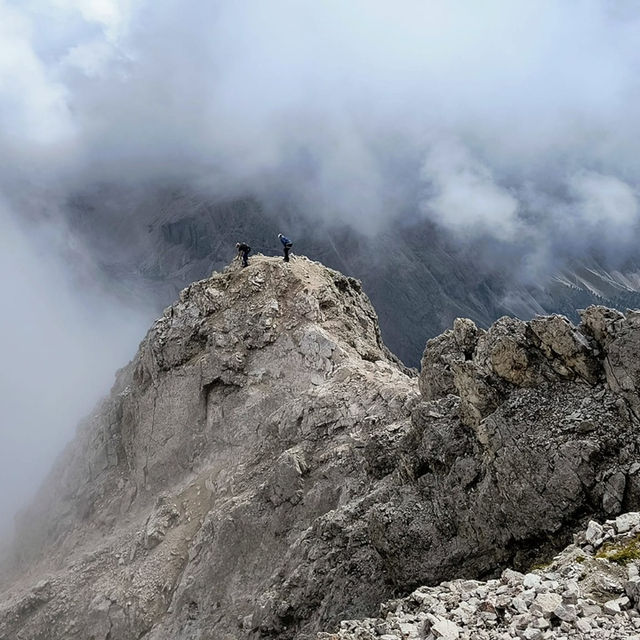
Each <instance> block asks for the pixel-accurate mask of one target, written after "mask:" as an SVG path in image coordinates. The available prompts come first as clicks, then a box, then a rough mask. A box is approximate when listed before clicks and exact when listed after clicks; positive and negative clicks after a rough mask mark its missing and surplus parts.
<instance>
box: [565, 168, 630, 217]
mask: <svg viewBox="0 0 640 640" xmlns="http://www.w3.org/2000/svg"><path fill="white" fill-rule="evenodd" d="M569 187H570V189H571V192H572V195H573V196H574V198H575V199H576V200H577V206H576V210H575V213H576V215H577V216H579V217H580V219H581V220H582V221H583V222H584V223H586V224H588V225H591V226H596V227H604V228H605V229H606V228H607V227H618V226H622V227H627V228H629V227H631V226H632V225H634V224H635V223H637V222H638V200H637V196H636V192H635V190H634V189H633V188H631V187H630V186H629V185H628V184H626V183H625V182H623V181H622V180H620V179H619V178H616V177H615V176H608V175H602V174H600V173H596V172H594V171H581V172H580V173H578V174H576V175H574V176H572V177H571V178H570V179H569Z"/></svg>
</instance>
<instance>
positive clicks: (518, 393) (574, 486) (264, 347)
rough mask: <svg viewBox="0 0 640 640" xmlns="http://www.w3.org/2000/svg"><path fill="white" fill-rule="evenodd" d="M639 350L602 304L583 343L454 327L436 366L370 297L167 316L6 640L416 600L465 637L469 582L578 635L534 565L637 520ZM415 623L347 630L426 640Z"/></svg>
mask: <svg viewBox="0 0 640 640" xmlns="http://www.w3.org/2000/svg"><path fill="white" fill-rule="evenodd" d="M639 356H640V313H638V312H627V313H626V314H623V313H620V312H617V311H614V310H610V309H606V308H604V307H590V308H588V309H587V310H585V311H584V312H582V321H581V323H580V325H579V326H577V327H576V326H574V325H572V324H571V323H570V322H569V321H568V320H567V319H566V318H564V317H562V316H548V317H538V318H535V319H534V320H532V321H530V322H522V321H519V320H515V319H512V318H506V317H505V318H502V319H500V320H498V321H497V322H496V323H495V324H494V325H493V326H492V327H491V328H490V329H488V330H487V331H484V330H481V329H478V328H477V327H476V326H475V325H474V324H473V323H472V322H471V321H469V320H463V319H459V320H457V321H456V322H455V324H454V326H453V328H452V329H451V330H449V331H447V332H445V333H444V334H443V335H441V336H439V337H438V338H435V339H433V340H430V341H429V342H428V343H427V346H426V349H425V352H424V356H423V359H422V366H421V371H420V373H419V374H417V373H416V372H414V371H412V370H409V369H407V368H406V367H404V366H403V365H402V363H401V362H400V361H399V360H398V359H397V358H395V357H394V356H393V355H392V354H391V353H390V352H389V350H388V349H387V348H386V347H385V346H384V344H383V343H382V341H381V338H380V331H379V327H378V322H377V318H376V314H375V312H374V310H373V309H372V307H371V305H370V303H369V301H368V299H367V297H366V295H365V294H364V293H363V291H362V287H361V285H360V283H359V281H357V280H355V279H352V278H347V277H345V276H343V275H342V274H340V273H338V272H336V271H333V270H330V269H327V268H325V267H324V266H322V265H321V264H319V263H315V262H311V261H309V260H307V259H305V258H294V259H293V260H292V261H291V262H290V263H284V262H283V261H282V260H281V259H280V258H266V257H262V256H256V257H252V259H251V262H250V265H249V267H247V268H245V269H242V268H241V267H240V266H239V265H236V264H234V265H232V266H230V267H228V268H227V269H225V270H224V271H223V272H222V273H216V274H214V275H213V276H212V277H210V278H208V279H205V280H202V281H200V282H196V283H194V284H192V285H191V286H190V287H188V288H187V289H185V290H184V291H183V292H182V293H181V294H180V298H179V300H178V301H177V302H176V303H175V304H174V305H172V306H171V307H169V308H168V309H167V310H166V311H165V312H164V314H163V316H162V317H161V318H160V319H159V320H158V321H157V322H156V323H155V324H154V326H153V327H152V328H151V330H150V331H149V333H148V334H147V336H146V337H145V339H144V340H143V342H142V343H141V345H140V349H139V351H138V353H137V355H136V356H135V358H134V359H133V361H132V362H131V363H129V365H127V366H126V367H125V368H124V369H122V370H121V371H120V372H118V374H117V377H116V382H115V385H114V387H113V390H112V392H111V395H110V397H109V398H107V399H106V400H105V401H104V402H103V403H102V404H101V405H100V406H99V407H98V408H97V409H96V411H95V413H94V414H93V415H91V416H90V417H89V418H88V419H87V420H86V421H85V422H84V423H83V424H82V425H81V426H80V428H79V430H78V433H77V435H76V437H75V439H74V440H73V442H71V443H70V445H69V446H68V447H67V448H66V450H65V451H64V452H63V453H62V455H61V456H60V458H59V460H58V461H57V463H56V465H55V467H54V469H53V470H52V471H51V473H50V475H49V477H48V478H47V480H46V482H45V483H44V485H43V487H42V489H41V490H40V492H39V494H38V496H37V498H36V499H35V500H34V502H33V503H32V504H31V505H30V506H29V507H28V508H27V509H25V510H24V511H23V512H22V514H21V515H20V517H19V519H18V522H17V524H16V539H15V542H14V544H13V547H12V549H11V551H10V553H9V558H8V560H7V561H6V562H5V564H4V565H3V567H4V568H3V570H2V572H1V574H0V576H1V577H0V640H15V639H21V640H27V639H28V640H63V639H64V640H133V639H136V640H139V639H142V638H144V639H145V640H166V639H172V640H230V639H232V638H233V639H242V638H246V639H247V640H249V639H254V640H258V639H266V638H281V639H283V640H286V639H290V638H297V639H303V638H315V637H316V636H317V634H318V633H321V632H322V633H333V632H336V630H337V629H339V625H340V621H341V620H345V619H356V618H364V617H369V616H372V615H374V614H376V612H378V611H379V606H380V603H381V602H386V601H389V600H391V599H393V598H397V597H398V596H406V595H407V594H410V593H412V592H414V595H413V596H410V597H411V598H414V599H415V598H416V596H415V594H416V593H418V594H424V597H423V603H422V604H418V605H415V604H412V605H411V607H413V609H411V607H409V606H408V605H407V607H406V609H405V605H401V606H400V608H401V609H402V611H405V610H406V611H409V612H410V613H411V615H414V617H415V616H417V614H418V613H420V614H424V616H427V617H425V618H424V619H420V620H419V621H418V622H419V623H420V625H421V626H420V631H419V633H423V634H429V633H431V634H432V635H433V636H434V637H448V636H446V635H445V633H449V631H451V634H453V632H454V627H453V626H452V625H458V626H460V623H462V622H463V620H462V619H459V618H456V619H453V618H452V617H451V616H450V617H447V616H448V615H449V613H450V611H452V610H453V609H454V604H455V607H457V608H458V609H459V608H460V607H462V609H465V606H463V605H461V604H459V603H458V601H456V603H454V604H451V607H449V605H448V604H447V603H449V601H448V600H447V601H446V602H445V603H444V604H443V605H442V606H440V607H439V606H436V604H435V603H436V600H437V601H438V602H440V601H441V600H440V595H439V594H440V592H439V591H438V590H437V589H449V590H450V593H451V594H452V595H451V603H453V602H454V600H455V599H456V598H458V596H459V595H460V593H462V591H464V590H465V589H467V586H468V585H476V586H474V587H473V588H474V589H476V591H477V593H475V595H473V596H471V595H470V596H469V597H470V598H472V597H473V598H476V599H477V601H478V603H480V602H488V603H489V604H487V605H483V606H485V607H486V611H485V610H483V612H485V613H493V614H494V615H495V616H496V618H495V621H496V625H497V622H498V618H499V614H498V611H499V610H501V609H500V607H502V605H500V607H498V606H497V605H496V604H494V603H493V601H492V600H491V598H493V597H494V595H495V597H496V598H497V597H498V596H501V597H502V600H501V601H500V602H503V601H504V600H505V599H512V600H513V601H514V602H515V601H518V598H520V599H521V600H523V602H524V604H518V605H515V604H514V605H513V606H514V607H516V608H517V607H520V608H521V609H522V611H520V614H521V615H524V616H532V615H534V614H535V615H537V613H536V612H538V610H540V611H543V615H542V616H537V618H540V619H541V620H546V621H547V622H549V625H550V627H551V626H554V625H555V626H554V628H555V627H558V624H560V627H559V628H561V623H557V620H556V618H557V619H559V620H562V621H563V622H567V624H573V623H574V622H575V621H576V620H578V618H579V616H580V615H582V616H583V617H585V615H586V614H584V612H583V613H580V614H579V612H578V611H577V609H576V610H573V609H571V608H570V607H574V608H575V607H576V606H577V605H576V603H575V602H571V601H569V600H568V599H566V598H564V592H565V591H570V590H571V588H573V585H570V584H568V583H567V582H562V581H561V579H560V578H559V577H556V578H554V577H553V576H551V577H550V576H549V575H544V576H542V575H541V574H536V573H535V572H533V573H532V574H527V575H525V576H524V577H520V574H519V573H516V572H518V571H529V570H530V569H531V567H532V566H533V565H535V564H536V563H540V562H545V561H547V560H548V559H549V558H550V557H552V555H553V553H555V552H557V551H558V550H559V549H561V548H562V547H563V546H564V545H565V544H567V543H568V542H569V541H570V540H571V535H572V533H573V532H575V531H577V530H579V528H580V527H581V526H583V525H586V523H587V522H588V521H589V520H590V519H591V518H593V519H594V520H595V519H599V520H606V519H607V518H609V519H611V520H612V519H615V518H616V517H617V516H619V515H620V514H622V513H624V512H631V511H636V510H637V509H638V508H640V430H639V429H638V427H639V426H640V423H639V416H640V400H639V399H638V398H639V396H638V390H639V387H640V357H639ZM615 522H616V523H617V522H618V520H615ZM636 524H637V523H635V521H634V522H633V526H631V525H630V529H632V528H633V527H635V526H636ZM597 526H599V525H597ZM607 526H609V525H606V526H605V528H604V529H603V531H604V533H603V536H602V538H603V542H604V538H605V537H606V536H607V535H609V533H610V531H609V529H607V528H606V527H607ZM590 527H591V531H592V533H591V534H589V530H587V536H589V535H591V536H592V537H593V535H594V534H593V530H594V528H597V527H596V525H595V524H594V525H590ZM607 532H609V533H607ZM618 533H620V529H619V528H618V529H616V530H615V532H614V533H611V536H613V535H614V534H615V535H618ZM597 535H598V536H599V535H600V534H599V533H598V534H597ZM587 539H588V538H587ZM594 541H595V539H594V540H592V541H591V542H589V544H590V545H591V546H592V547H593V549H594V550H595V544H594ZM583 551H584V553H585V558H586V557H587V556H586V553H587V552H589V549H586V548H585V549H584V550H583ZM588 560H589V563H591V562H592V560H591V559H588ZM575 562H578V560H577V559H576V560H575ZM593 562H594V563H596V560H593ZM597 563H600V565H602V567H607V568H606V570H605V569H603V574H602V575H605V576H606V575H608V574H607V571H609V568H608V567H609V564H611V565H612V566H613V565H615V564H616V563H615V561H614V560H611V559H607V558H606V557H605V558H598V559H597ZM597 563H596V564H594V566H596V567H599V566H600V565H598V564H597ZM607 563H609V564H607ZM587 564H588V563H587ZM585 566H587V565H585ZM588 566H589V567H590V566H591V564H588ZM507 567H508V568H510V570H511V573H509V572H507V573H503V571H504V569H505V568H507ZM614 569H615V567H614ZM552 573H553V571H552ZM556 573H558V575H561V577H562V580H564V578H565V577H567V576H568V575H569V574H567V576H565V574H563V573H562V572H561V571H560V569H558V571H556ZM500 575H502V578H501V579H500V578H499V576H500ZM530 575H533V576H536V575H537V576H538V577H539V579H540V581H541V584H544V583H546V582H554V581H555V582H557V583H558V586H554V587H553V588H551V586H549V585H547V586H548V588H546V590H545V588H541V589H540V590H537V587H536V585H537V583H536V584H535V585H534V584H533V583H534V582H536V581H535V578H531V577H529V576H530ZM572 575H573V574H572ZM505 576H507V577H505ZM509 576H510V577H509ZM627 578H628V579H629V581H630V580H632V576H627ZM481 579H489V582H487V583H486V584H484V585H481V584H480V583H476V582H474V581H476V580H481ZM574 579H576V578H575V576H574V577H573V578H569V577H567V580H574ZM603 579H605V578H603ZM621 579H622V578H620V577H618V580H621ZM443 580H446V581H449V584H450V585H454V587H451V588H450V587H447V586H443V587H439V588H436V587H433V588H432V587H428V585H435V584H438V583H440V582H442V581H443ZM456 580H463V582H457V581H456ZM496 581H497V582H496ZM520 581H521V582H520ZM525 581H528V582H527V585H529V583H532V584H531V585H529V586H526V585H525ZM561 582H562V588H563V589H564V590H563V591H560V583H561ZM424 585H427V586H424ZM461 585H462V586H461ZM464 585H467V586H464ZM419 587H420V589H418V591H417V592H416V591H415V589H417V588H419ZM502 587H505V589H502V591H500V590H501V588H502ZM624 588H625V589H626V586H625V587H624ZM432 589H435V591H433V590H432ZM451 589H453V591H451ZM461 590H462V591H461ZM532 590H533V591H532ZM494 591H495V594H494ZM498 591H500V593H498ZM459 592H460V593H459ZM525 592H526V594H525ZM469 593H471V591H469ZM532 593H533V600H532V601H531V602H529V601H528V600H526V598H530V597H531V595H532ZM585 593H586V592H585ZM634 594H635V591H634V592H633V593H632V594H631V595H627V597H628V598H629V601H630V602H635V600H634V599H633V598H635V595H634ZM613 595H615V597H613V596H612V597H611V598H609V599H608V600H607V601H606V602H609V601H610V600H611V601H616V599H617V598H618V596H619V595H620V594H618V593H617V592H616V593H614V594H613ZM539 596H544V597H540V599H539V602H538V597H539ZM421 597H422V596H419V597H418V600H419V599H420V598H421ZM572 597H573V596H572ZM576 597H578V598H580V597H582V596H581V595H580V594H578V595H577V596H576ZM589 597H591V596H589ZM621 597H622V596H621ZM483 598H484V600H483ZM591 599H593V598H591ZM618 599H619V598H618ZM445 600H446V599H445ZM458 600H459V601H460V602H462V601H465V602H467V600H464V598H463V597H462V596H461V597H460V598H458ZM399 602H401V601H399ZM412 602H413V601H412ZM474 602H475V601H474ZM510 602H511V600H510ZM518 602H519V601H518ZM536 602H537V604H536ZM598 602H599V601H598ZM606 602H605V603H602V605H603V606H602V607H601V609H602V611H604V613H605V614H606V611H605V607H606ZM425 603H426V604H425ZM551 604H553V605H554V608H553V612H552V614H549V615H547V613H548V609H549V607H550V606H551ZM525 605H526V606H525ZM578 605H579V601H578ZM617 605H618V606H619V608H620V609H621V610H623V609H625V608H628V603H626V602H617ZM470 606H472V605H470ZM506 606H507V605H505V607H506ZM508 606H509V607H511V606H512V605H511V604H509V605H508ZM561 606H566V607H567V611H568V612H569V613H566V614H565V613H563V615H566V616H569V617H571V615H572V614H571V613H570V612H571V611H573V612H574V613H575V614H576V618H575V620H565V619H564V618H562V616H560V615H559V614H558V611H559V610H560V609H558V607H561ZM594 606H595V605H594ZM598 606H600V605H598ZM419 607H423V608H422V609H419ZM442 607H444V609H445V611H443V608H442ZM447 607H449V608H447ZM491 607H493V608H494V610H492V609H491ZM505 607H503V609H504V610H506V608H505ZM534 607H537V608H534ZM545 607H546V608H545ZM611 607H614V605H611ZM525 609H526V611H525ZM456 610H457V609H456ZM389 611H391V609H389ZM509 611H510V615H511V614H512V613H513V611H512V609H509ZM518 611H519V609H518ZM563 611H564V610H563ZM590 611H591V610H590ZM591 612H592V614H593V615H590V616H587V617H590V618H593V619H595V620H596V623H595V625H592V627H593V629H594V630H595V629H597V628H600V627H599V626H598V625H599V624H600V623H599V622H597V620H598V619H599V618H598V616H599V615H600V613H598V612H597V611H596V610H595V609H593V610H592V611H591ZM467 613H468V615H469V616H471V618H473V620H471V618H469V619H470V620H471V621H472V622H473V624H475V622H474V621H475V620H476V618H477V615H476V613H473V612H471V611H470V610H469V611H467ZM614 613H617V612H614ZM520 614H515V613H513V615H514V616H515V615H520ZM394 615H396V614H394ZM402 615H404V614H402ZM402 615H401V614H400V613H398V616H399V617H398V619H397V624H396V621H392V623H389V624H388V625H387V626H385V624H386V623H385V622H379V621H378V622H376V623H375V624H374V623H371V624H369V623H367V624H366V625H365V628H363V630H359V627H357V624H356V623H354V624H356V626H355V627H354V628H353V629H351V627H349V626H347V627H345V626H344V625H343V630H342V631H338V633H341V634H343V635H344V634H345V633H353V634H355V635H353V636H346V637H354V638H355V637H358V638H359V637H363V638H368V637H370V636H369V635H366V634H367V633H368V634H373V633H375V634H378V635H380V636H382V637H384V636H385V635H387V636H394V638H395V637H399V638H403V637H413V636H411V634H412V633H414V629H413V627H412V628H411V629H410V628H409V626H405V627H402V626H401V625H402V624H404V625H410V624H413V621H405V620H403V619H401V618H402ZM612 615H613V614H612ZM428 616H431V618H429V617H428ZM473 616H476V617H473ZM554 616H555V617H554ZM484 617H486V618H487V619H492V618H491V616H484ZM614 618H615V616H614ZM425 621H427V622H428V624H426V623H425ZM470 624H471V623H470ZM501 624H502V623H501ZM519 624H520V623H519ZM540 624H542V625H543V626H537V627H536V626H535V625H529V624H528V623H527V625H525V626H524V627H523V626H522V624H520V626H518V624H515V625H514V627H513V630H512V629H511V627H509V628H508V629H506V630H504V633H512V631H513V632H514V633H516V637H523V638H534V637H536V638H537V637H546V636H539V635H538V636H535V635H531V634H532V633H538V632H540V633H546V632H547V631H549V629H548V628H547V627H545V626H544V623H543V622H541V623H540ZM585 624H586V623H585ZM589 624H590V625H591V623H590V622H589ZM612 624H614V625H615V624H618V622H616V621H615V620H614V622H613V623H612ZM625 624H626V622H625ZM372 625H373V626H372ZM394 625H395V626H394ZM576 625H577V622H576ZM489 626H490V625H489ZM574 626H575V625H574ZM600 626H601V625H600ZM496 628H498V627H497V626H496ZM584 628H585V629H586V627H584ZM590 628H591V627H590ZM625 628H626V627H625ZM438 629H444V630H445V631H444V632H443V633H440V631H438ZM532 629H533V631H532ZM573 629H574V627H571V633H573ZM447 630H449V631H447ZM569 631H570V630H569V629H568V628H567V634H568V633H569ZM359 633H365V635H357V634H359ZM438 633H440V636H438ZM518 634H521V635H518ZM522 634H524V635H522ZM526 634H529V635H526ZM339 637H342V636H339ZM418 637H420V636H418ZM450 637H457V636H453V635H450ZM460 637H463V636H460ZM470 637H475V636H470ZM478 637H481V636H478ZM487 637H492V638H493V637H494V636H487ZM495 637H498V636H495ZM504 637H505V638H506V637H510V636H504ZM585 637H587V636H585ZM593 637H607V636H596V635H594V636H593ZM608 637H617V636H608ZM620 637H624V636H620ZM387 640H390V638H387Z"/></svg>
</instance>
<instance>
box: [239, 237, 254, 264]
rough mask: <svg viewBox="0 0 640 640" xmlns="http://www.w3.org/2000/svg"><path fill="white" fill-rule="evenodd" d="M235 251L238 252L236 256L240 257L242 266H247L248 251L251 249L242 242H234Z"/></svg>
mask: <svg viewBox="0 0 640 640" xmlns="http://www.w3.org/2000/svg"><path fill="white" fill-rule="evenodd" d="M236 249H237V250H238V256H242V266H243V267H248V266H249V251H251V247H250V246H249V245H248V244H246V243H244V242H236Z"/></svg>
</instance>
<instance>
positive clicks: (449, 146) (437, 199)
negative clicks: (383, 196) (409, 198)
mask: <svg viewBox="0 0 640 640" xmlns="http://www.w3.org/2000/svg"><path fill="white" fill-rule="evenodd" d="M422 171H423V175H424V177H425V179H426V180H427V182H428V184H429V190H430V191H431V194H430V195H428V196H427V197H426V198H425V200H424V201H423V203H422V210H423V212H424V213H425V215H427V216H428V217H430V218H432V219H433V220H434V221H436V222H438V223H439V224H440V225H441V226H443V227H445V228H448V229H451V230H453V231H454V232H455V233H456V234H463V235H465V236H466V237H469V236H476V235H478V234H482V233H485V234H487V235H491V236H494V237H496V238H498V239H499V240H505V241H508V240H513V239H514V236H515V234H516V232H517V230H518V226H519V224H518V222H519V221H518V206H519V204H518V201H517V200H516V198H514V197H513V196H512V195H511V194H510V193H509V192H508V191H507V190H506V189H504V188H502V187H500V186H499V185H497V184H496V183H495V181H494V178H493V176H492V174H491V171H490V169H489V168H488V167H486V166H485V165H483V164H482V163H481V162H479V161H478V160H477V159H476V158H474V157H472V155H471V154H470V153H469V151H468V150H467V149H466V148H465V147H463V146H462V145H460V144H459V143H456V142H447V143H439V144H436V145H434V147H433V148H432V149H431V150H430V151H429V153H428V154H427V158H426V159H425V162H424V165H423V167H422Z"/></svg>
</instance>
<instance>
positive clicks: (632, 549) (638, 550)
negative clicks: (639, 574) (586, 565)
mask: <svg viewBox="0 0 640 640" xmlns="http://www.w3.org/2000/svg"><path fill="white" fill-rule="evenodd" d="M596 558H606V559H607V560H609V561H610V562H615V563H616V564H619V565H626V564H629V563H630V562H633V561H634V560H640V536H635V537H634V538H630V539H629V540H623V541H622V542H606V543H605V544H603V545H602V547H601V548H600V550H599V551H598V553H596Z"/></svg>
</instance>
